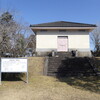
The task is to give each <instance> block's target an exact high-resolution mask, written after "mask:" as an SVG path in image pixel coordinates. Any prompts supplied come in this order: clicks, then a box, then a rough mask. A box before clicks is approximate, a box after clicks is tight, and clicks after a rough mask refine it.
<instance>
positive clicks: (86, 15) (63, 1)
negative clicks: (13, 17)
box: [0, 0, 100, 24]
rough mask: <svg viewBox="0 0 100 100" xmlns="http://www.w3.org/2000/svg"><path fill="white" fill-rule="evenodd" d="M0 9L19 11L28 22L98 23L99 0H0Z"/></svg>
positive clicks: (99, 16) (99, 17) (99, 13)
mask: <svg viewBox="0 0 100 100" xmlns="http://www.w3.org/2000/svg"><path fill="white" fill-rule="evenodd" d="M0 9H1V10H3V9H8V10H9V9H10V10H15V11H17V12H19V15H18V16H21V17H22V18H23V19H24V21H25V22H27V23H28V24H38V23H44V22H53V21H72V22H81V23H90V24H92V23H93V24H98V23H100V0H0Z"/></svg>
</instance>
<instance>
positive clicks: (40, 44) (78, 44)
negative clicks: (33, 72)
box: [36, 31, 90, 51]
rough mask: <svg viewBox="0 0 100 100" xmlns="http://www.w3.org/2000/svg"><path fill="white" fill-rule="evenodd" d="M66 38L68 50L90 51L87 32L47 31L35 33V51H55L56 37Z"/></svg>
mask: <svg viewBox="0 0 100 100" xmlns="http://www.w3.org/2000/svg"><path fill="white" fill-rule="evenodd" d="M58 36H68V48H69V49H78V50H80V51H87V50H90V45H89V44H90V42H89V32H80V31H66V32H59V31H47V32H40V31H38V32H37V36H36V51H48V50H53V49H57V37H58Z"/></svg>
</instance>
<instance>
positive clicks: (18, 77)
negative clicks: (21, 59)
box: [2, 73, 25, 81]
mask: <svg viewBox="0 0 100 100" xmlns="http://www.w3.org/2000/svg"><path fill="white" fill-rule="evenodd" d="M24 75H25V74H24V73H2V81H23V80H22V77H24Z"/></svg>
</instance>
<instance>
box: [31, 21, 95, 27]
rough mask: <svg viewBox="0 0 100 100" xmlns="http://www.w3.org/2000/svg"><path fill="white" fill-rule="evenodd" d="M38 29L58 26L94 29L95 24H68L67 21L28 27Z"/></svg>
mask: <svg viewBox="0 0 100 100" xmlns="http://www.w3.org/2000/svg"><path fill="white" fill-rule="evenodd" d="M32 26H33V27H34V26H35V27H37V26H38V27H39V26H52V27H55V26H59V27H61V26H62V27H63V26H65V27H69V26H70V27H78V26H79V27H83V26H84V27H96V25H95V24H87V23H78V22H69V21H55V22H47V23H40V24H34V25H30V27H32Z"/></svg>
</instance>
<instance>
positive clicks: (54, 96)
mask: <svg viewBox="0 0 100 100" xmlns="http://www.w3.org/2000/svg"><path fill="white" fill-rule="evenodd" d="M44 60H45V58H40V57H37V58H35V57H34V58H29V63H30V64H29V76H31V77H30V78H29V84H26V83H24V82H23V81H3V82H2V85H1V86H0V100H100V90H99V89H100V86H99V85H100V79H99V78H98V79H96V78H95V77H88V78H77V77H76V78H75V77H70V78H61V79H57V78H54V77H48V76H42V75H41V74H42V73H43V66H44ZM92 90H95V91H92Z"/></svg>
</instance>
